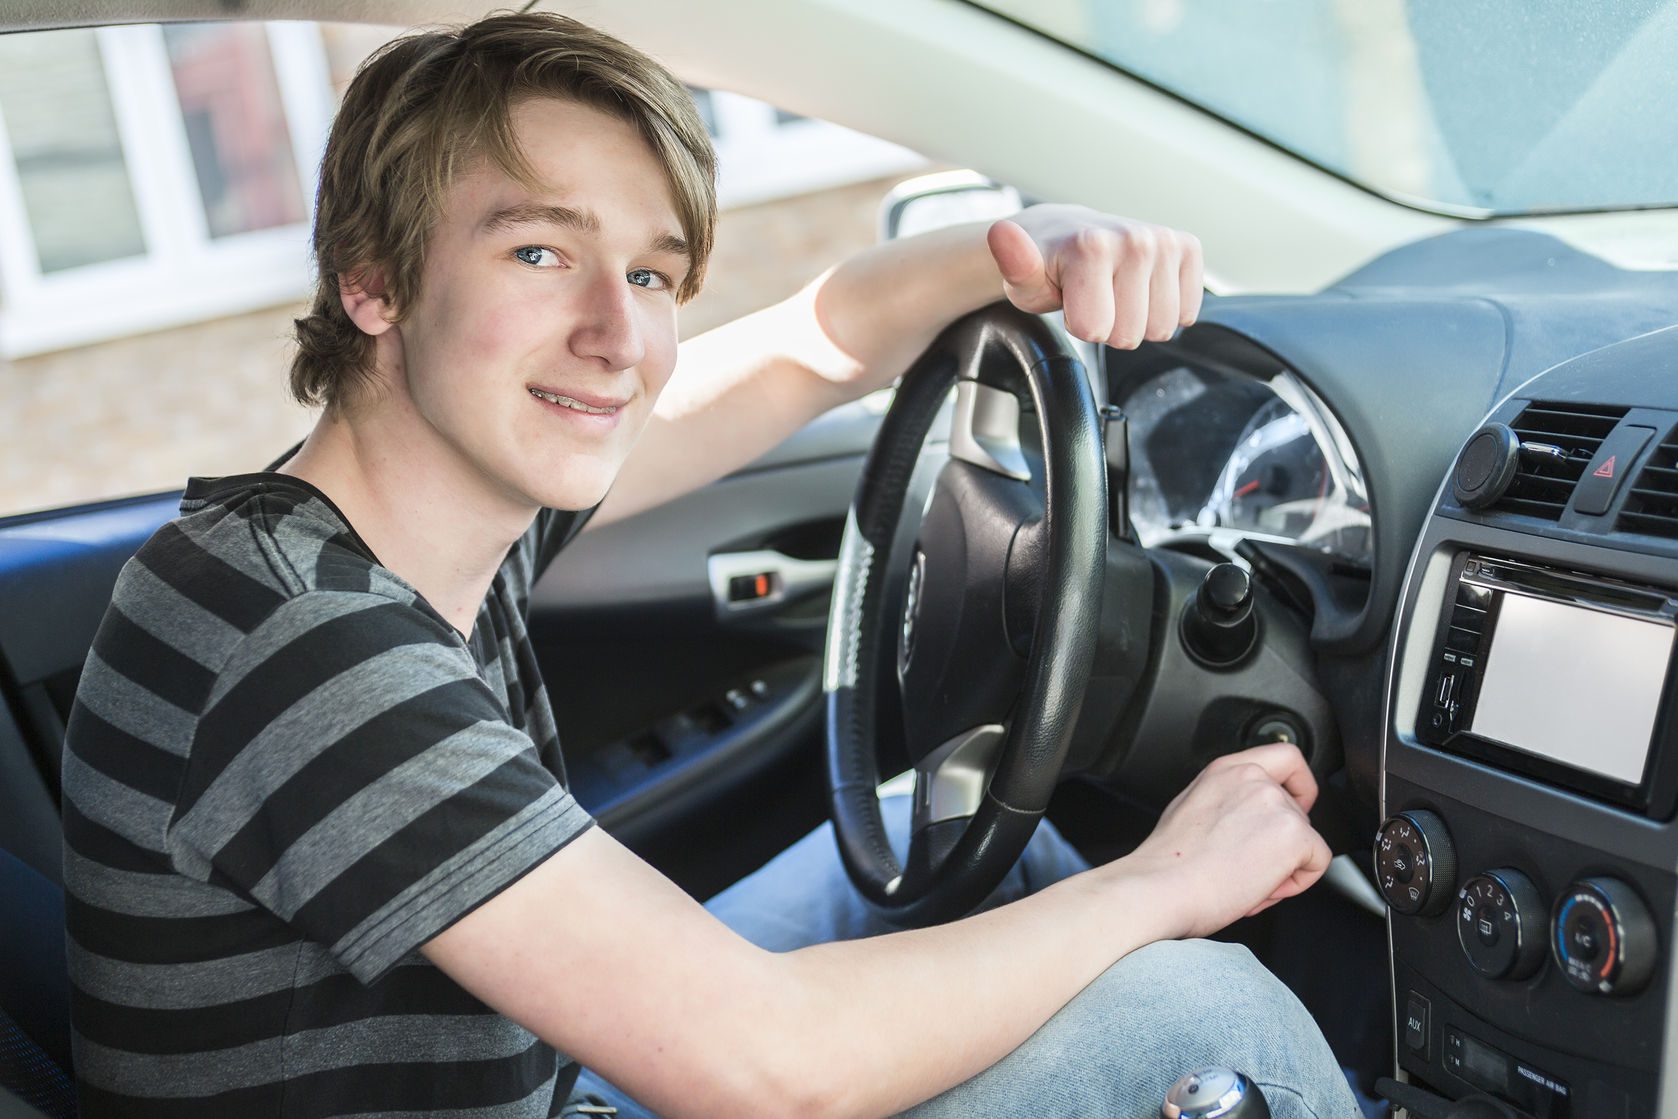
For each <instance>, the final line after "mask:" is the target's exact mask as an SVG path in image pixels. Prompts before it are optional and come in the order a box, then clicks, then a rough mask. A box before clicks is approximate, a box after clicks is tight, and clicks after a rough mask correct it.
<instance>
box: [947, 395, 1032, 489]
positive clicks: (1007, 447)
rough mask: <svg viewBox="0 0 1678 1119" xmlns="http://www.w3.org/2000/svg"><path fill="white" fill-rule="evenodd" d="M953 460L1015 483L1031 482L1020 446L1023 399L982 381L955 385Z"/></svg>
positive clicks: (1028, 469)
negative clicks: (1021, 405)
mask: <svg viewBox="0 0 1678 1119" xmlns="http://www.w3.org/2000/svg"><path fill="white" fill-rule="evenodd" d="M950 457H951V458H955V459H960V460H961V461H963V462H968V463H972V464H973V465H974V466H977V467H979V468H980V469H981V470H989V471H990V472H991V473H993V474H1000V475H1002V476H1003V477H1004V478H1012V479H1014V480H1015V481H1016V482H1029V481H1031V465H1030V464H1029V463H1027V462H1026V458H1025V451H1024V449H1023V448H1022V446H1021V443H1020V398H1019V397H1017V396H1015V395H1014V394H1013V393H1011V392H1009V391H1008V390H1007V389H999V388H997V387H995V386H994V385H987V384H985V383H983V382H982V381H973V380H967V379H965V378H963V379H962V380H960V381H958V382H956V406H955V415H953V416H952V417H951V418H950Z"/></svg>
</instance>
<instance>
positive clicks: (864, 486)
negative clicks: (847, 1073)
mask: <svg viewBox="0 0 1678 1119" xmlns="http://www.w3.org/2000/svg"><path fill="white" fill-rule="evenodd" d="M958 384H959V385H960V386H961V388H960V391H958V403H959V401H960V398H961V397H962V396H963V395H964V394H965V395H966V396H967V397H969V398H970V399H979V400H981V401H983V403H982V404H981V405H980V410H981V411H984V412H988V415H985V416H984V417H982V418H981V419H980V420H978V421H977V426H982V427H983V428H984V431H983V432H979V431H977V430H976V422H975V420H974V414H975V413H974V412H973V411H972V409H968V410H967V413H966V414H965V415H958V418H957V423H956V426H955V428H954V429H953V430H952V432H951V450H952V459H951V464H950V466H947V467H946V473H945V474H944V475H941V476H940V480H939V486H940V487H945V486H946V481H948V490H949V492H951V493H954V494H955V495H956V496H954V497H950V498H949V499H948V500H947V501H946V502H945V505H946V507H948V508H950V509H957V508H958V507H964V508H970V507H972V506H975V505H978V506H985V505H986V504H987V502H988V503H989V504H990V505H998V504H1002V505H1006V504H1007V503H1008V502H1009V501H1012V500H1014V499H1013V498H1009V497H1007V496H1001V497H1000V498H996V497H994V496H993V497H986V496H984V492H985V491H987V490H989V491H991V492H992V494H993V495H1005V494H1006V493H1008V492H1012V491H1007V489H1006V486H1005V484H1003V483H1001V482H998V481H996V479H995V477H991V475H996V476H1001V477H1003V478H1008V477H1011V478H1013V479H1015V480H1016V481H1018V480H1020V479H1021V478H1022V473H1021V472H1022V470H1029V464H1028V463H1027V462H1026V461H1025V459H1024V458H1023V456H1019V455H1018V454H1017V453H1011V452H1010V448H1009V447H1008V446H1007V445H1006V442H1007V441H1006V439H1003V440H1001V441H1000V443H999V442H998V441H997V440H996V439H995V438H987V436H990V437H994V436H995V435H996V434H997V432H998V429H999V421H998V415H999V414H1000V416H1001V420H1002V423H1001V426H1002V427H1006V420H1007V419H1008V418H1009V417H1008V415H1007V413H1008V405H1009V401H1010V399H1011V400H1012V402H1013V404H1014V406H1015V410H1014V417H1015V422H1016V423H1017V422H1019V418H1020V417H1021V416H1022V414H1023V413H1024V411H1025V409H1024V408H1023V407H1019V405H1024V404H1026V403H1029V405H1030V409H1031V411H1032V412H1033V413H1035V416H1036V418H1037V430H1038V435H1039V437H1040V439H1041V446H1042V459H1041V463H1040V466H1041V469H1042V472H1043V489H1044V491H1045V494H1046V496H1045V499H1044V508H1043V512H1042V516H1041V520H1040V522H1038V524H1037V525H1036V527H1033V524H1032V523H1031V521H1030V519H1029V517H1026V518H1025V519H1018V518H1019V510H1018V509H1017V508H1016V509H1011V510H1005V511H1003V512H1002V513H1000V515H999V516H992V514H993V513H995V512H996V510H994V509H987V510H986V511H985V512H982V513H981V514H980V515H979V516H978V518H977V519H978V520H980V521H985V520H986V519H987V518H990V519H992V520H999V521H1000V522H1002V523H1003V528H1002V531H1004V532H1007V531H1009V529H1008V526H1007V524H1006V522H1007V521H1008V518H1009V517H1014V518H1016V519H1015V520H1014V522H1013V525H1012V530H1011V535H1009V538H1008V541H1007V543H1006V547H1005V548H1004V549H1002V551H1003V553H1004V554H1005V555H1006V560H1005V562H1004V566H1003V570H1002V571H1001V572H999V573H994V574H995V578H996V579H997V580H1000V581H1001V583H1002V584H1004V585H1002V586H1001V587H1000V588H999V589H1000V591H1001V593H1000V594H984V595H980V596H978V597H979V599H980V600H981V603H982V605H983V606H985V607H986V609H982V610H977V611H970V613H971V614H973V616H974V617H975V618H976V619H977V620H976V621H973V622H970V623H963V624H964V625H969V626H970V625H981V626H984V627H986V630H985V632H987V633H991V632H1003V633H1012V634H1018V633H1020V632H1022V631H1025V632H1029V634H1030V639H1029V649H1028V651H1027V652H1026V653H1025V655H1024V657H1023V658H1021V663H1020V665H1019V666H1018V673H1017V675H1018V679H1019V681H1020V683H1019V687H1018V692H1017V695H1016V696H1015V697H1014V698H1013V701H1012V704H1011V712H1010V717H1009V718H1008V719H1007V721H1006V725H1005V726H1003V725H999V724H997V723H987V724H984V725H979V726H974V727H972V728H971V729H970V730H968V731H966V732H965V733H963V734H958V735H956V736H954V737H952V738H950V739H948V740H944V741H940V742H937V743H930V742H925V741H922V742H916V741H911V742H910V743H909V747H910V757H911V760H912V761H914V762H915V764H916V775H917V783H916V793H915V813H916V826H915V829H914V831H913V833H912V835H911V838H910V844H909V852H908V857H907V858H906V859H905V860H904V861H903V862H902V863H901V864H900V863H899V862H898V859H897V856H896V854H895V853H894V852H893V851H892V848H891V845H890V843H889V842H888V840H887V838H886V831H885V826H884V823H883V821H882V818H881V814H880V805H879V800H878V797H877V794H876V788H877V786H878V783H879V767H878V764H877V760H876V755H875V742H876V732H877V725H876V719H877V712H878V709H879V703H878V698H879V697H878V696H877V695H876V690H877V688H878V683H877V681H878V679H879V675H880V673H879V669H880V668H881V667H882V662H881V661H880V657H882V656H883V655H885V651H886V650H887V649H888V648H892V647H894V646H895V647H896V649H897V651H898V656H899V671H898V676H899V679H900V681H902V680H906V679H909V678H910V677H911V676H912V675H913V670H914V661H913V658H914V657H917V656H920V655H921V651H920V649H919V646H920V645H921V644H922V640H921V639H920V638H917V637H916V632H917V630H916V620H917V619H916V611H917V610H919V609H920V597H919V596H918V595H917V594H911V595H909V596H908V598H909V600H910V602H909V605H908V607H907V609H906V611H905V615H904V618H903V619H901V620H900V619H896V618H892V617H888V616H887V611H886V605H887V595H886V593H885V583H886V580H885V578H884V577H883V575H884V572H885V571H886V570H887V569H888V568H889V565H890V563H891V562H892V559H893V557H892V547H891V545H892V540H893V537H894V535H895V533H896V530H897V526H898V523H899V520H900V517H901V514H902V511H903V506H904V501H905V498H906V496H907V494H908V492H909V483H910V477H911V475H912V473H913V472H914V469H915V465H916V462H917V460H918V458H919V454H920V449H921V445H922V443H923V442H924V441H925V438H926V435H927V432H928V431H929V430H930V428H931V425H932V422H933V420H934V418H935V417H936V416H937V414H938V412H939V410H940V408H941V407H942V405H943V402H944V400H945V398H946V397H947V395H948V393H949V390H950V388H951V386H952V385H958ZM1022 389H1023V390H1024V391H1023V392H1022ZM998 394H1005V396H1006V399H1005V396H1004V395H998ZM959 411H961V409H959V408H958V412H959ZM1013 451H1016V452H1017V445H1016V447H1015V448H1013ZM958 463H960V466H959V468H958V469H954V470H952V467H956V466H957V464H958ZM985 472H989V475H987V474H986V473H985ZM974 494H979V495H980V496H978V497H975V496H973V495H974ZM941 500H944V497H943V496H942V495H941V493H940V492H939V491H938V490H935V493H934V497H933V500H932V501H930V502H929V504H928V514H927V520H928V521H931V520H932V519H933V517H934V515H935V512H936V508H935V507H936V506H937V505H938V503H939V502H940V501H941ZM953 516H954V517H955V518H956V519H957V520H960V519H961V513H960V512H959V511H958V512H956V513H954V514H953ZM1107 526H1108V522H1107V477H1106V463H1105V458H1104V455H1103V451H1102V443H1101V437H1100V418H1099V415H1098V413H1097V409H1096V405H1095V401H1094V398H1093V395H1092V394H1091V392H1090V386H1089V382H1088V379H1087V377H1086V376H1085V373H1084V369H1083V365H1082V363H1081V362H1079V361H1078V359H1077V358H1076V357H1075V356H1074V355H1073V354H1072V353H1071V352H1070V351H1069V350H1068V349H1067V347H1066V345H1065V343H1064V340H1063V339H1062V337H1061V336H1060V335H1059V333H1058V332H1057V331H1055V330H1054V329H1052V328H1051V327H1049V326H1048V325H1046V324H1045V323H1044V322H1043V321H1042V320H1041V319H1040V318H1038V317H1037V316H1035V315H1030V314H1028V313H1026V312H1023V311H1020V310H1018V309H1016V308H1014V307H1013V306H1011V305H1009V304H1006V303H1001V304H996V305H994V306H992V307H988V308H985V309H983V310H980V311H976V312H974V313H973V314H971V315H968V316H966V317H964V318H962V319H960V320H958V321H956V322H955V323H953V324H951V326H950V327H948V328H947V329H946V330H945V331H944V332H943V333H941V334H940V335H939V336H938V338H937V339H935V340H934V342H933V343H932V345H931V346H929V347H928V348H927V350H926V351H925V353H923V354H922V355H921V356H920V357H919V358H918V359H917V360H916V361H915V363H914V365H913V366H911V367H910V369H909V371H908V372H906V373H905V374H904V376H903V379H902V381H901V382H900V384H899V386H898V389H897V392H896V394H895V397H894V400H893V403H892V406H891V408H890V409H889V410H888V412H887V413H886V416H885V417H884V419H883V421H882V423H881V427H880V432H879V434H878V436H877V437H876V439H875V442H874V445H873V447H872V448H871V449H870V451H869V454H868V457H867V460H866V461H865V463H864V466H863V471H862V477H861V479H860V481H859V482H858V485H857V491H856V497H855V499H854V500H853V502H852V505H851V510H850V514H849V516H848V517H847V518H846V525H845V534H844V538H843V542H842V544H841V547H840V555H839V562H838V570H837V572H836V574H835V579H834V595H833V604H832V608H831V612H830V615H829V620H828V640H827V649H826V656H825V663H824V666H823V690H824V692H825V699H826V727H825V730H826V754H827V763H828V764H827V770H828V784H829V808H830V814H831V817H832V820H833V824H834V831H835V833H836V836H837V839H838V845H839V853H840V859H841V861H842V863H843V864H844V866H845V870H846V872H847V874H848V875H849V877H850V879H851V881H852V883H853V884H855V886H856V888H857V890H858V891H859V892H860V893H861V894H862V896H863V897H864V898H865V899H867V900H868V901H869V902H870V903H871V904H872V905H874V906H875V907H876V908H877V909H878V910H879V911H881V912H882V913H883V914H884V915H885V916H887V917H888V918H889V919H891V920H893V921H894V922H895V923H898V924H902V925H926V924H933V923H937V922H939V921H945V920H950V919H953V918H955V917H959V916H961V915H963V914H965V913H967V912H969V911H971V910H972V909H973V908H974V907H975V906H977V905H978V904H979V903H980V902H981V901H983V900H984V898H985V897H986V896H987V895H988V894H989V893H990V892H991V891H992V890H993V889H995V887H996V886H997V884H998V883H1000V882H1001V880H1002V878H1003V876H1004V875H1005V874H1006V873H1007V872H1008V870H1009V868H1010V867H1012V866H1013V864H1014V862H1015V861H1016V860H1017V859H1018V857H1019V855H1020V853H1021V852H1022V851H1024V849H1025V845H1026V843H1027V841H1028V840H1029V839H1030V838H1031V835H1032V832H1033V831H1034V830H1035V829H1036V826H1037V823H1038V820H1039V819H1040V818H1041V817H1042V815H1043V812H1044V810H1045V809H1046V808H1047V807H1048V802H1049V797H1050V795H1051V794H1052V792H1053V791H1054V787H1055V785H1056V783H1057V782H1058V779H1059V776H1060V770H1061V767H1062V765H1063V764H1064V762H1065V760H1066V755H1067V750H1068V747H1069V745H1070V743H1071V740H1072V732H1073V729H1074V727H1075V725H1076V722H1077V717H1078V712H1079V708H1080V706H1081V704H1082V699H1083V693H1084V689H1085V688H1086V686H1087V685H1088V682H1089V677H1090V669H1091V665H1092V662H1093V659H1094V654H1095V645H1096V639H1097V636H1098V620H1099V617H1100V612H1101V611H1100V603H1101V588H1102V576H1103V570H1104V561H1105V557H1106V550H1107V539H1108V527H1107ZM927 531H928V529H927V527H926V523H923V525H922V532H923V539H926V537H925V535H924V534H925V533H926V532H927ZM969 531H979V530H977V529H970V530H969ZM983 531H985V532H992V531H993V528H992V527H986V528H984V529H983ZM932 548H933V545H932V544H931V543H928V544H927V545H926V547H924V548H923V546H922V545H921V544H920V543H918V544H917V551H916V560H915V564H916V566H917V567H922V568H924V567H925V565H926V564H927V559H926V557H927V555H928V549H932ZM934 550H936V549H934ZM974 550H977V551H986V550H987V545H986V543H985V541H982V540H981V541H980V542H979V547H978V548H977V549H974V548H972V547H970V546H968V545H966V544H965V542H962V541H958V542H957V545H956V546H955V547H954V548H953V549H952V548H944V549H943V551H942V552H941V553H939V554H945V555H957V554H959V555H960V556H961V557H962V560H961V562H962V563H963V564H964V566H963V572H962V573H963V574H964V575H965V574H966V567H965V563H966V555H967V552H968V551H974ZM988 551H989V552H990V553H991V554H992V555H994V554H995V553H996V552H997V548H996V546H995V542H994V541H993V542H991V544H990V545H988ZM931 580H932V577H931V576H926V577H925V580H924V585H925V586H928V587H929V586H931ZM912 582H915V585H916V586H917V587H921V586H922V585H923V584H922V582H921V581H920V580H918V579H916V578H914V577H912ZM1038 587H1040V592H1039V593H1040V596H1041V597H1040V600H1039V601H1038V602H1037V603H1035V607H1036V608H1035V609H1034V610H1031V609H1028V608H1027V606H1022V605H1021V603H1022V600H1024V599H1026V598H1029V597H1030V596H1031V593H1032V592H1033V591H1034V590H1036V589H1037V588H1038ZM993 589H996V588H993ZM1010 590H1012V601H1010V595H1009V591H1010ZM951 593H952V592H946V593H945V598H946V599H949V598H950V595H951ZM953 593H954V594H955V595H956V596H958V597H960V598H962V600H963V601H969V602H970V601H971V598H972V596H970V595H969V594H968V592H967V590H966V588H965V586H962V587H958V588H957V589H956V590H955V591H954V592H953ZM999 605H1000V610H1001V613H1002V614H1004V615H1006V617H1002V616H998V617H995V618H991V617H990V615H991V614H995V613H997V609H996V608H997V607H998V606H999ZM1028 605H1029V604H1028ZM999 627H1000V628H999ZM923 628H924V627H923ZM894 635H895V636H896V638H897V640H896V641H893V640H892V637H893V636H894ZM1010 640H1011V641H1015V640H1017V639H1016V638H1010ZM946 644H948V642H946ZM1015 652H1016V653H1017V644H1016V647H1015ZM928 655H931V654H928ZM905 663H907V664H908V666H909V667H908V668H905V667H904V665H905ZM940 667H943V666H940ZM1006 668H1007V666H1003V669H1002V671H1004V674H1006ZM910 704H911V699H910V697H909V696H907V695H906V696H905V698H904V705H905V708H908V707H909V706H910ZM906 721H908V722H913V719H906ZM913 737H914V735H913V734H911V738H912V739H913ZM990 756H994V758H995V763H994V767H990V766H987V765H985V764H983V763H984V762H985V761H988V759H989V757H990ZM957 762H961V763H962V764H963V765H964V766H966V769H964V770H963V771H962V780H963V781H964V783H965V784H964V787H963V790H962V792H961V793H960V796H959V797H958V799H961V800H962V803H961V804H959V805H957V806H956V809H957V810H956V812H955V814H954V815H949V814H948V809H947V808H946V809H943V810H941V811H943V812H944V813H945V814H944V815H943V816H942V817H940V816H939V814H938V812H937V811H935V810H934V806H933V801H934V799H935V794H936V792H937V790H938V789H939V788H940V785H939V782H940V781H941V780H942V779H943V777H944V771H945V770H946V769H950V768H951V767H953V766H954V765H955V764H956V763H957ZM975 766H977V771H975ZM987 769H988V774H987V773H984V772H983V771H984V770H987ZM986 777H988V779H983V778H986ZM946 784H947V783H946ZM981 789H982V792H981V791H980V790H981ZM946 799H949V798H948V796H946ZM969 804H970V805H971V809H972V810H971V812H967V811H965V809H966V808H967V807H968V805H969Z"/></svg>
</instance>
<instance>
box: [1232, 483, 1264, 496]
mask: <svg viewBox="0 0 1678 1119" xmlns="http://www.w3.org/2000/svg"><path fill="white" fill-rule="evenodd" d="M1258 488H1259V480H1258V479H1257V478H1254V479H1253V480H1252V481H1251V482H1248V483H1247V484H1246V485H1244V486H1242V487H1241V488H1240V489H1238V490H1236V491H1235V492H1234V493H1233V494H1231V495H1230V496H1231V497H1246V496H1247V495H1248V494H1250V493H1252V492H1253V491H1254V490H1256V489H1258Z"/></svg>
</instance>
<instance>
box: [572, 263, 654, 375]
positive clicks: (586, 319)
mask: <svg viewBox="0 0 1678 1119" xmlns="http://www.w3.org/2000/svg"><path fill="white" fill-rule="evenodd" d="M582 300H583V305H582V307H581V314H580V315H579V316H578V320H577V323H576V326H575V327H574V328H573V330H572V332H571V352H572V353H574V354H576V355H577V356H578V357H582V358H591V359H594V360H596V361H599V362H601V363H602V364H604V365H605V367H606V368H607V369H609V370H611V371H613V372H616V371H617V370H619V369H628V368H629V367H630V366H632V365H637V364H639V363H640V361H641V359H642V358H643V357H645V356H646V352H647V347H646V342H645V339H644V338H643V337H642V334H641V322H640V319H639V317H638V316H637V308H636V305H635V292H634V289H633V288H632V287H631V285H630V283H629V281H628V280H626V279H624V277H622V276H613V275H602V276H600V277H598V278H597V279H594V280H592V281H591V282H590V283H589V285H588V287H587V289H586V291H585V293H584V294H583V296H582Z"/></svg>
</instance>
